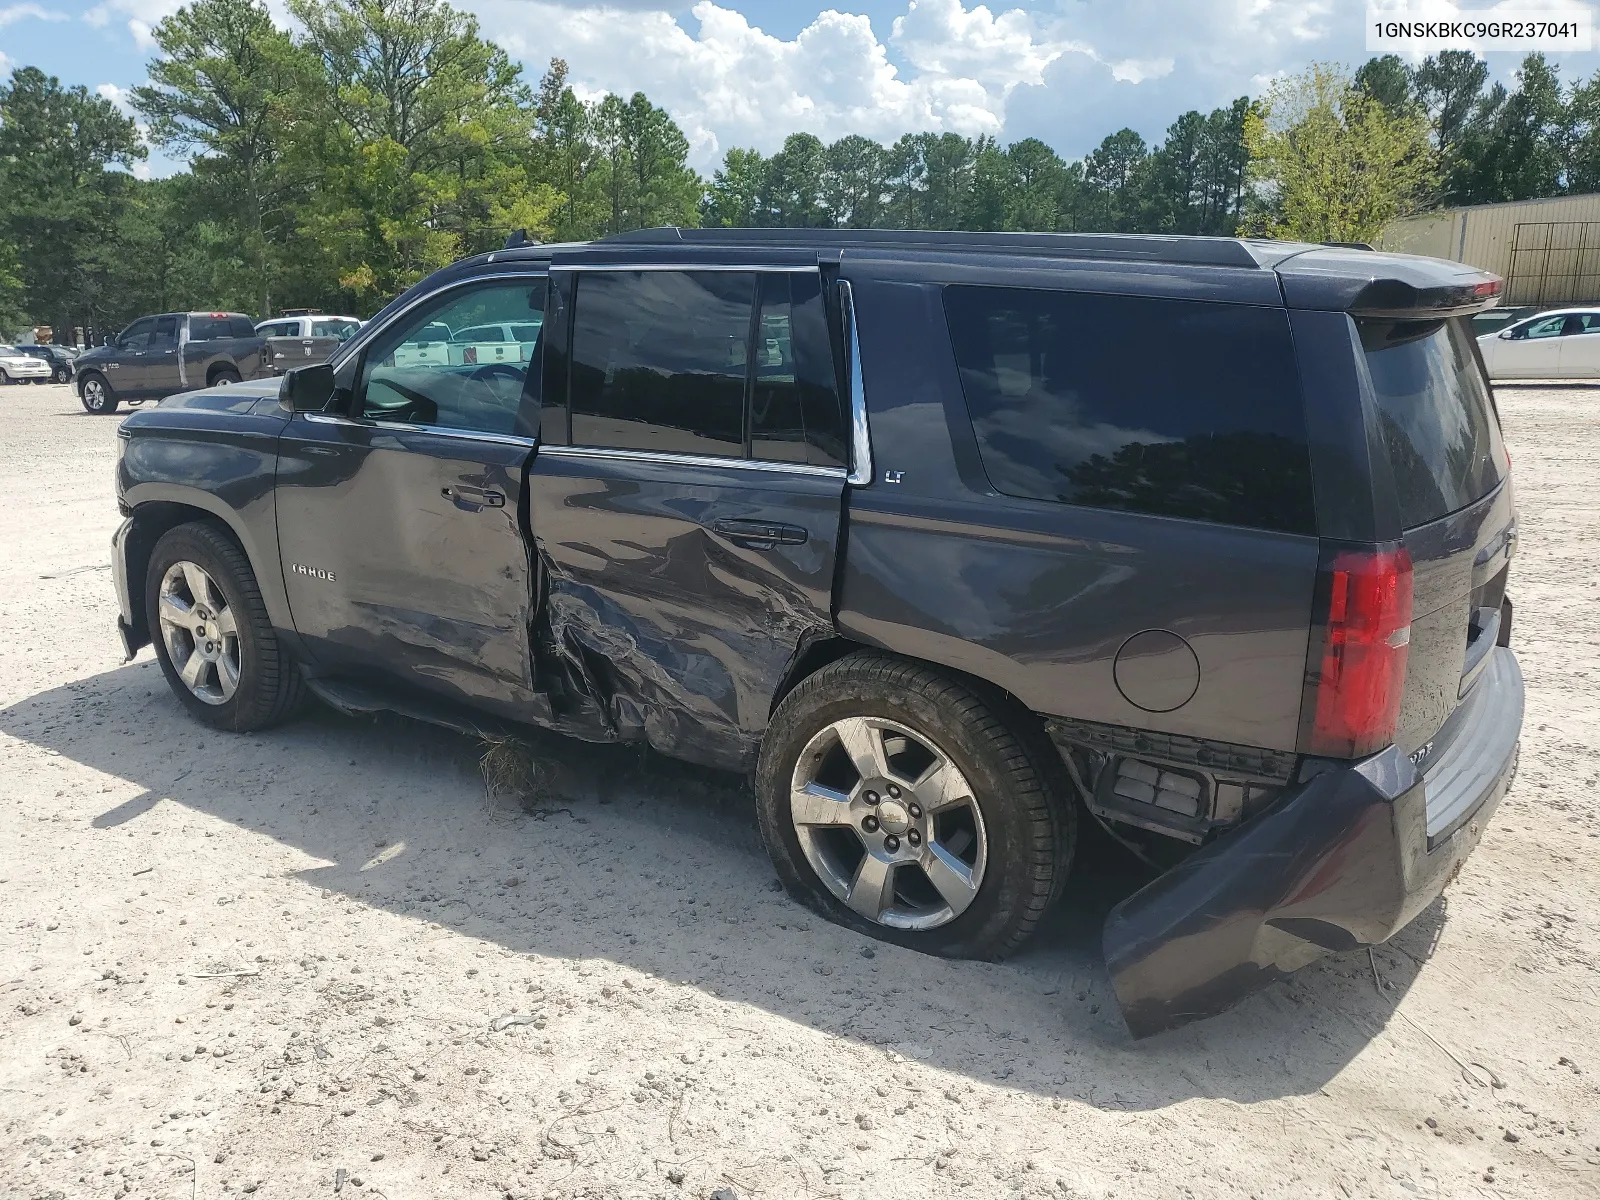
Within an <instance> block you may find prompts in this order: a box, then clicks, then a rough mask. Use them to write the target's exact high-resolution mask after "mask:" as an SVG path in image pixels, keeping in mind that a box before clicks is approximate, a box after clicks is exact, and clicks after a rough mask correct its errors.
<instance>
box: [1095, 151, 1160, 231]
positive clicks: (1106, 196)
mask: <svg viewBox="0 0 1600 1200" xmlns="http://www.w3.org/2000/svg"><path fill="white" fill-rule="evenodd" d="M1148 156H1149V150H1148V148H1147V147H1146V146H1145V142H1144V139H1143V138H1142V137H1140V136H1139V135H1138V134H1137V133H1135V132H1134V131H1133V130H1131V129H1119V130H1118V131H1117V132H1116V133H1113V134H1112V135H1111V136H1110V137H1108V138H1106V139H1105V140H1104V141H1102V142H1101V143H1100V144H1099V145H1098V146H1096V147H1095V149H1094V151H1093V152H1092V153H1091V154H1090V155H1089V157H1088V158H1087V159H1086V160H1084V164H1083V174H1084V181H1085V182H1086V183H1087V185H1088V187H1089V191H1090V197H1091V203H1093V205H1094V207H1095V213H1094V215H1095V218H1096V219H1097V221H1098V224H1099V228H1100V229H1101V230H1104V231H1107V232H1110V231H1114V230H1130V229H1136V228H1138V224H1139V215H1140V213H1139V209H1140V203H1139V194H1138V189H1137V188H1136V184H1138V183H1140V182H1141V181H1142V172H1143V171H1144V170H1145V166H1146V164H1145V160H1146V158H1147V157H1148Z"/></svg>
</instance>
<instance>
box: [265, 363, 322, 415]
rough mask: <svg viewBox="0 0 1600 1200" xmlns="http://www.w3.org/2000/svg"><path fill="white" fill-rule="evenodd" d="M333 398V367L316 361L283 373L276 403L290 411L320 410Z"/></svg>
mask: <svg viewBox="0 0 1600 1200" xmlns="http://www.w3.org/2000/svg"><path fill="white" fill-rule="evenodd" d="M332 398H333V367H332V366H330V365H329V364H328V363H318V364H317V365H316V366H313V367H296V368H294V369H293V370H292V371H285V372H284V373H283V382H282V383H280V384H279V385H278V403H279V404H281V405H283V407H284V408H286V409H288V410H289V411H290V412H321V411H322V410H323V409H325V408H327V407H328V401H329V400H331V399H332Z"/></svg>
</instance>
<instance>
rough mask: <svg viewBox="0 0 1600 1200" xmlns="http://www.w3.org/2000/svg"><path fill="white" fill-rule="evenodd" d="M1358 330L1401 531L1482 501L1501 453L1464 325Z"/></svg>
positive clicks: (1396, 324)
mask: <svg viewBox="0 0 1600 1200" xmlns="http://www.w3.org/2000/svg"><path fill="white" fill-rule="evenodd" d="M1359 328H1360V330H1361V346H1362V349H1363V350H1365V351H1366V359H1367V373H1368V374H1369V375H1370V376H1371V378H1372V394H1373V398H1374V399H1375V400H1376V401H1377V410H1378V424H1379V432H1380V434H1381V436H1382V438H1383V447H1384V450H1385V451H1386V452H1387V455H1388V459H1389V466H1390V468H1391V469H1392V470H1393V472H1394V485H1395V493H1396V498H1397V499H1398V501H1399V504H1400V523H1401V525H1402V526H1403V527H1404V528H1406V529H1412V528H1415V527H1416V526H1418V525H1426V524H1427V523H1428V522H1429V521H1436V520H1438V519H1439V518H1440V517H1442V516H1445V515H1446V514H1448V513H1452V512H1455V511H1456V510H1457V509H1458V508H1465V507H1466V506H1467V505H1469V504H1471V503H1472V502H1473V501H1475V500H1481V499H1482V498H1483V497H1484V496H1486V495H1488V494H1489V493H1490V492H1491V491H1493V490H1494V488H1495V485H1496V484H1498V483H1499V482H1500V479H1501V475H1502V474H1503V472H1504V468H1505V461H1506V453H1505V447H1504V446H1502V445H1501V442H1500V421H1499V418H1498V416H1497V414H1496V413H1495V410H1494V402H1493V401H1492V400H1491V399H1490V395H1489V385H1488V383H1487V382H1486V381H1485V380H1484V377H1483V371H1482V369H1481V368H1480V367H1479V366H1478V359H1477V356H1476V355H1475V354H1474V353H1473V344H1472V335H1471V333H1470V332H1469V331H1468V329H1467V327H1466V325H1465V323H1464V322H1463V321H1461V320H1454V321H1361V322H1359Z"/></svg>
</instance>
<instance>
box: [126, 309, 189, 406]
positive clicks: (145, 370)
mask: <svg viewBox="0 0 1600 1200" xmlns="http://www.w3.org/2000/svg"><path fill="white" fill-rule="evenodd" d="M182 321H183V318H182V317H181V316H179V315H177V314H169V315H167V316H164V317H157V318H156V324H155V328H154V329H153V330H152V331H151V333H150V340H149V342H148V343H147V344H146V347H145V353H144V357H143V359H141V360H140V362H139V364H138V367H137V369H136V376H135V377H136V379H137V387H138V392H137V395H138V396H139V397H140V398H144V399H156V400H159V399H160V398H161V397H162V396H170V395H172V393H174V392H176V391H179V390H181V387H180V382H179V378H178V338H179V335H180V334H181V333H182V328H181V323H182Z"/></svg>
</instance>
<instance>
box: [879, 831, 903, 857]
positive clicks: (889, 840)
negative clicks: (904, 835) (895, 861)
mask: <svg viewBox="0 0 1600 1200" xmlns="http://www.w3.org/2000/svg"><path fill="white" fill-rule="evenodd" d="M883 848H884V849H885V850H887V851H888V852H889V853H890V854H893V853H894V852H895V851H896V850H898V849H900V839H899V838H897V837H895V835H894V834H892V833H891V834H890V835H889V836H888V837H886V838H884V839H883Z"/></svg>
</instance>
